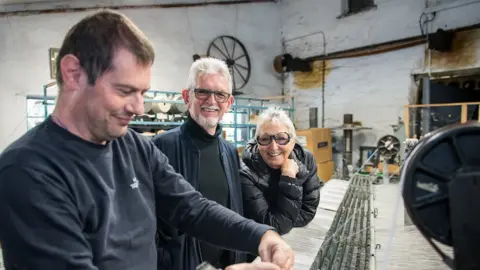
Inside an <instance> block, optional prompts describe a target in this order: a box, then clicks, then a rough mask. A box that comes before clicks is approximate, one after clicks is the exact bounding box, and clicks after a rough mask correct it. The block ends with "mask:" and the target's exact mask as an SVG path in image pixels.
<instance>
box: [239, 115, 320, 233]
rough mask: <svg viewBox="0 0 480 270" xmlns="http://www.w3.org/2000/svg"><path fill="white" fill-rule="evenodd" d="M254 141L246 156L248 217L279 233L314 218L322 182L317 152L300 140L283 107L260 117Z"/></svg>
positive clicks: (244, 180)
mask: <svg viewBox="0 0 480 270" xmlns="http://www.w3.org/2000/svg"><path fill="white" fill-rule="evenodd" d="M255 137H256V138H255V139H254V140H253V141H251V142H249V143H248V144H247V146H246V148H245V152H244V154H243V162H244V164H243V166H242V170H241V172H240V176H241V179H242V191H243V204H244V215H245V216H246V217H247V218H250V219H253V220H255V221H256V222H259V223H263V224H267V225H270V226H272V227H275V228H276V229H277V230H278V232H279V233H280V234H286V233H288V232H289V231H290V230H291V229H292V228H293V227H303V226H305V225H307V224H308V223H309V222H310V221H311V220H312V219H313V217H314V216H315V213H316V211H317V206H318V203H319V200H320V187H321V186H322V182H321V180H320V179H319V177H318V176H317V164H316V162H315V158H314V157H313V155H312V153H310V152H309V151H308V150H306V149H304V148H303V147H302V146H300V145H299V144H298V143H296V141H295V128H294V126H293V123H292V121H291V120H290V118H289V117H288V115H287V114H286V113H285V111H283V110H282V109H280V108H269V109H267V110H265V111H264V112H263V113H262V114H261V115H260V116H259V117H258V122H257V129H256V134H255Z"/></svg>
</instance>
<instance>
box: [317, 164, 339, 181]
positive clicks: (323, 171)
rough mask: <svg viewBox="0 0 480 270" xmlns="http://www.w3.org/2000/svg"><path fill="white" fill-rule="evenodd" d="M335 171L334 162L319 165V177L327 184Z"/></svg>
mask: <svg viewBox="0 0 480 270" xmlns="http://www.w3.org/2000/svg"><path fill="white" fill-rule="evenodd" d="M334 171H335V163H334V162H333V160H330V161H327V162H324V163H320V164H317V175H318V177H320V179H322V180H323V181H324V182H325V183H326V182H328V180H330V179H331V178H332V176H333V172H334Z"/></svg>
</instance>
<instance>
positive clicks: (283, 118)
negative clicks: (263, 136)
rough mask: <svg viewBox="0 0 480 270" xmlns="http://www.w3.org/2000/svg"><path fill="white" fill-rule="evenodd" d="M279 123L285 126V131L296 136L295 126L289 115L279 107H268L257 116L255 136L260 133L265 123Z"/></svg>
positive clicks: (293, 136)
mask: <svg viewBox="0 0 480 270" xmlns="http://www.w3.org/2000/svg"><path fill="white" fill-rule="evenodd" d="M272 122H273V123H280V124H282V125H284V126H285V127H286V128H287V132H288V133H290V135H291V136H292V138H295V137H296V136H297V134H296V132H295V127H294V126H293V122H292V120H291V119H290V117H289V116H288V115H287V113H286V112H285V110H284V109H282V108H280V107H276V106H274V107H269V108H267V109H266V110H265V111H263V112H262V113H261V114H260V115H259V116H258V118H257V129H256V131H255V138H256V137H257V136H259V135H260V129H261V128H262V126H263V125H264V124H266V123H272Z"/></svg>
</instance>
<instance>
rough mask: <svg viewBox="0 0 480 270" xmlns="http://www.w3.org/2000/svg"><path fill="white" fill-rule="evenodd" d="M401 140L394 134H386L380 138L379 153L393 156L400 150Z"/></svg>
mask: <svg viewBox="0 0 480 270" xmlns="http://www.w3.org/2000/svg"><path fill="white" fill-rule="evenodd" d="M400 147H401V144H400V140H398V138H397V137H395V136H393V135H385V136H383V137H381V138H380V139H379V140H378V143H377V148H378V153H380V155H382V156H384V157H393V156H395V155H397V154H398V151H400Z"/></svg>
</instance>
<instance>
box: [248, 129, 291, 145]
mask: <svg viewBox="0 0 480 270" xmlns="http://www.w3.org/2000/svg"><path fill="white" fill-rule="evenodd" d="M291 139H292V136H291V135H290V134H288V133H287V132H280V133H277V134H275V135H268V134H264V135H261V136H258V137H257V143H258V144H259V145H261V146H267V145H270V144H271V143H272V141H273V140H275V142H276V143H277V144H278V145H287V144H288V143H289V142H290V140H291Z"/></svg>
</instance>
